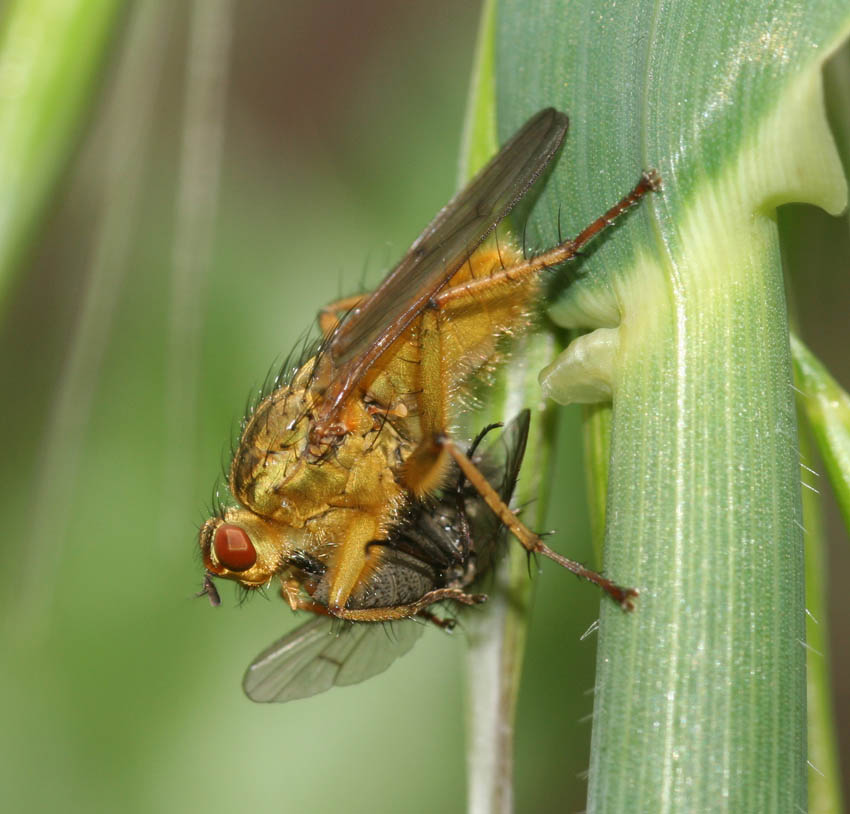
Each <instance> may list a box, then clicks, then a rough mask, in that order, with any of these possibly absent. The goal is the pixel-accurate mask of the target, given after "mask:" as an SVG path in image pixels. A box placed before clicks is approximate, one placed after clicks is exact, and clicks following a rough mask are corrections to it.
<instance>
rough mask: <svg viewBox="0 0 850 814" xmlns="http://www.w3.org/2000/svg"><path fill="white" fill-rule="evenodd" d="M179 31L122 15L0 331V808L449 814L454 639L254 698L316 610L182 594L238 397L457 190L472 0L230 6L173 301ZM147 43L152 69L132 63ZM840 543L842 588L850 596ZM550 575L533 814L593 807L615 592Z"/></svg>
mask: <svg viewBox="0 0 850 814" xmlns="http://www.w3.org/2000/svg"><path fill="white" fill-rule="evenodd" d="M157 6H159V8H158V9H157V10H156V11H155V12H151V11H150V8H155V7H157ZM189 9H190V5H189V4H188V3H187V4H173V6H172V5H171V4H161V5H160V4H156V3H154V4H148V14H149V15H151V14H152V15H153V16H152V17H149V19H148V26H149V28H148V31H147V34H145V32H144V31H142V27H141V26H140V24H139V23H138V20H137V19H136V17H135V15H134V14H133V13H131V12H129V11H128V12H127V13H126V14H124V15H123V17H122V19H121V20H120V22H119V26H118V31H117V32H116V39H115V43H114V47H113V48H112V50H111V53H110V56H109V59H108V61H107V63H106V66H105V69H104V76H103V82H102V88H101V91H100V93H99V94H98V96H97V99H96V104H95V107H94V109H93V110H92V113H91V117H90V118H89V120H88V121H87V122H86V124H85V129H84V131H83V132H82V133H81V139H80V149H79V150H78V152H77V154H76V156H75V157H74V159H73V161H72V164H71V166H70V168H69V170H68V172H67V173H66V175H65V177H64V179H63V182H62V184H61V185H60V187H59V189H58V190H57V194H56V198H55V201H54V203H53V205H52V206H51V209H50V212H49V217H48V220H47V222H46V223H44V224H43V227H42V228H40V229H39V232H38V234H37V237H36V241H35V244H34V246H33V248H32V251H31V252H30V254H29V256H28V258H27V260H26V263H25V268H24V269H23V272H22V274H21V276H20V277H19V279H18V281H17V283H16V285H15V288H14V290H13V293H12V296H11V300H10V302H9V303H8V304H7V309H6V313H5V314H4V317H3V321H2V324H0V349H2V350H1V351H0V376H2V379H0V380H2V381H3V382H4V383H5V393H6V395H5V398H4V399H3V400H2V408H0V410H2V413H0V416H2V427H3V428H4V430H5V432H4V441H5V454H4V455H3V456H2V460H0V478H2V487H3V488H2V500H3V517H4V524H3V534H2V538H0V539H2V551H3V554H4V559H5V565H6V567H5V568H4V569H3V571H2V577H0V580H2V602H3V617H4V622H5V625H4V627H3V632H2V635H3V642H2V644H3V669H2V671H0V690H2V692H3V695H4V697H5V698H6V699H7V700H6V703H5V705H4V706H5V714H4V716H3V718H4V720H3V724H2V727H0V732H2V734H0V788H2V789H3V791H2V792H0V794H2V798H0V799H3V801H4V808H5V809H6V810H10V811H23V810H34V811H42V810H51V809H61V810H63V811H69V812H71V811H92V810H98V811H99V810H116V811H140V812H149V811H167V812H171V811H188V810H204V811H206V812H210V813H212V812H216V811H233V810H247V809H248V808H253V807H255V806H256V807H263V808H271V809H272V810H286V811H290V810H291V811H297V810H312V811H319V812H323V811H332V810H337V809H338V810H345V811H347V812H361V811H362V812H367V811H368V812H382V811H386V812H398V811H405V812H407V811H410V812H419V811H421V812H432V811H434V810H440V811H448V812H454V811H462V810H463V809H464V806H465V781H464V761H465V758H464V735H463V721H464V708H463V700H462V688H463V682H462V675H461V670H462V651H463V636H462V634H461V635H455V636H453V637H448V636H446V635H442V634H440V633H439V632H438V631H436V630H428V631H426V633H425V635H424V637H423V639H422V641H421V642H420V643H419V644H418V645H417V647H416V648H414V650H413V651H412V652H411V654H410V655H408V656H406V657H405V658H404V659H403V660H401V661H399V662H398V663H397V664H395V665H394V666H393V667H392V668H391V669H390V670H389V671H388V672H386V673H385V674H383V675H381V676H379V677H377V678H375V679H373V680H371V681H369V682H367V683H365V684H363V685H359V686H356V687H352V688H346V689H338V690H335V691H332V692H330V693H328V694H325V695H321V696H318V697H315V698H312V699H308V700H305V701H302V702H297V703H293V704H290V705H283V706H259V705H254V704H251V703H250V702H249V701H248V700H247V699H246V698H244V696H243V695H242V693H241V689H240V686H239V682H240V679H241V675H242V672H243V671H244V669H245V667H246V666H247V664H248V662H249V661H250V660H251V658H252V657H253V656H254V655H256V654H257V653H258V652H259V651H260V650H261V649H263V648H264V647H265V646H266V645H267V644H269V643H270V642H271V641H272V640H273V639H275V638H276V637H278V636H279V635H281V634H282V633H283V632H284V631H286V630H288V629H290V628H291V627H293V626H294V625H295V624H296V623H297V622H298V621H299V620H298V619H297V618H296V617H294V616H293V614H292V613H291V612H290V611H289V610H288V609H287V608H286V607H284V605H283V603H282V602H281V601H280V600H279V598H278V597H277V596H275V595H273V594H269V601H264V600H263V598H262V597H260V596H255V597H253V598H252V599H251V601H249V602H246V603H245V604H244V605H239V604H238V595H237V593H236V591H235V590H233V589H231V587H230V586H228V585H223V586H221V588H222V598H223V606H222V607H221V608H218V609H212V608H211V607H210V606H209V604H208V603H207V602H206V601H205V600H199V599H195V598H194V597H193V594H194V592H196V591H197V590H198V589H199V588H200V584H201V576H202V568H201V564H200V560H199V557H198V555H197V553H196V548H197V544H196V532H197V527H198V526H199V524H200V523H201V522H202V521H203V519H204V518H205V516H206V507H207V506H208V504H209V501H210V495H211V492H212V485H213V483H214V481H215V478H216V476H217V475H219V473H220V472H221V469H222V463H223V461H225V460H226V455H227V450H228V445H229V438H230V433H231V431H232V430H233V428H234V427H235V426H236V425H237V422H238V420H239V418H240V417H241V410H242V408H243V405H244V403H245V400H246V396H247V395H248V394H249V393H250V392H251V391H252V390H253V389H254V388H256V387H257V386H258V385H259V384H260V383H261V382H262V379H263V378H264V376H265V374H266V371H267V370H268V368H269V366H270V365H271V364H273V363H274V362H275V361H278V362H279V361H280V360H281V359H282V358H283V357H284V356H285V355H286V353H287V352H288V351H289V349H290V348H291V347H292V346H293V345H294V344H295V343H296V342H298V341H299V339H300V337H301V336H302V334H303V332H304V330H305V329H306V328H307V327H308V326H309V325H310V324H311V322H312V320H313V317H314V315H315V313H316V312H317V310H318V309H319V307H321V306H322V305H323V304H325V303H326V302H328V301H330V300H332V299H334V298H336V297H338V296H341V295H344V294H347V293H351V292H352V291H354V290H358V289H360V288H361V286H362V285H366V286H371V285H374V284H375V283H376V282H377V281H378V280H379V279H380V278H381V276H382V273H383V271H384V270H385V269H386V267H387V266H388V265H389V264H391V263H392V261H393V260H394V259H395V258H397V257H398V256H399V255H400V254H401V253H402V251H403V250H404V249H405V248H406V246H407V245H408V243H409V242H410V241H411V240H412V239H413V238H414V237H415V236H416V235H417V234H418V232H419V230H420V229H421V228H422V226H423V225H424V224H425V223H426V222H427V221H428V220H429V218H430V217H431V216H432V215H433V214H434V212H436V210H437V209H438V208H439V207H440V206H441V205H442V204H444V203H445V202H446V200H447V199H448V198H449V196H450V194H451V193H452V191H453V190H454V187H455V182H456V175H457V167H456V164H457V153H458V146H459V142H460V132H461V126H462V121H463V114H464V106H465V100H466V94H467V81H468V75H469V71H470V67H471V64H472V57H473V45H474V40H475V33H476V27H477V15H478V4H477V3H455V2H451V0H431V2H427V3H426V2H422V0H412V2H408V3H403V4H400V3H395V2H391V0H363V2H360V3H359V4H357V6H356V13H355V12H354V11H353V7H352V6H350V4H346V3H342V2H334V1H333V0H321V1H320V2H314V3H310V4H305V3H296V2H279V3H257V2H238V3H235V4H234V6H233V9H232V14H233V16H232V21H231V22H232V27H231V26H228V30H229V33H228V37H229V56H228V59H227V70H228V71H229V76H228V78H227V84H226V95H225V97H224V101H225V105H226V107H225V111H224V117H225V118H224V131H223V136H224V137H223V142H222V145H221V149H222V152H221V164H220V173H221V175H220V190H219V200H218V206H217V210H216V214H215V220H214V225H213V230H212V238H211V244H210V245H209V246H208V251H209V263H206V262H203V263H202V267H201V270H202V276H201V277H200V278H199V279H198V280H197V281H196V285H195V286H194V287H190V288H188V289H180V288H176V287H175V285H177V284H175V282H174V280H173V275H174V268H175V240H177V241H178V245H179V240H180V234H179V228H178V227H177V224H178V221H179V218H178V216H177V212H178V210H179V204H178V195H179V189H178V186H179V185H178V178H179V174H180V150H181V139H182V138H183V137H184V132H183V131H184V126H183V115H184V102H185V99H184V96H185V73H186V65H187V60H188V59H189V54H190V43H191V42H192V40H191V35H192V33H193V32H192V26H193V23H192V19H191V15H190V13H189ZM151 20H153V23H151V22H150V21H151ZM151 25H152V26H153V27H152V28H151V27H150V26H151ZM195 25H197V21H196V23H195ZM151 31H153V35H151ZM195 33H196V34H197V32H196V31H195ZM145 37H147V39H144V38H145ZM140 41H141V43H142V45H141V46H140V45H139V42H140ZM134 42H135V47H136V48H137V49H139V48H141V53H142V54H143V56H145V57H146V58H144V59H140V60H137V63H136V66H137V67H136V68H135V69H134V70H129V71H128V70H122V67H121V66H122V65H126V54H127V52H128V49H130V48H132V47H133V45H134ZM122 60H123V61H122ZM219 69H221V67H220V66H219ZM135 94H138V99H137V98H136V95H135ZM146 94H148V95H150V98H151V99H152V100H153V101H152V107H151V108H150V110H148V109H147V108H145V107H144V106H143V101H140V100H143V98H145V95H146ZM134 116H137V117H138V121H136V120H135V119H134V118H133V117H134ZM128 122H131V125H129V126H128V124H127V123H128ZM122 125H123V126H122ZM140 126H141V127H142V128H143V131H140ZM121 139H124V142H125V143H129V144H130V147H129V148H128V149H127V152H128V155H127V156H126V158H125V159H124V160H122V161H119V162H118V166H117V170H116V169H115V168H114V167H112V168H111V165H110V163H109V162H110V158H109V156H110V155H111V153H110V151H111V150H115V149H120V144H121V141H120V140H121ZM134 139H135V141H133V140H134ZM116 140H118V147H116ZM119 155H120V153H119ZM214 169H215V168H211V167H201V168H200V170H199V175H200V176H201V177H202V179H203V174H204V173H210V172H213V171H214ZM134 176H137V177H138V179H139V183H138V188H137V189H136V187H135V186H134V182H133V178H134ZM201 188H202V189H203V188H204V187H203V183H202V184H201ZM212 188H213V189H214V185H213V187H212ZM565 205H568V202H565ZM125 210H126V212H125ZM116 213H117V214H116ZM799 216H800V217H804V218H806V219H810V220H811V226H810V229H809V234H810V235H811V238H812V239H811V244H810V246H808V247H802V248H800V247H789V251H797V252H801V253H802V254H801V256H802V258H803V259H805V258H806V257H809V258H811V260H812V267H813V269H814V268H817V275H818V276H817V279H818V281H819V285H818V286H817V287H813V286H810V287H808V288H805V287H804V289H803V291H802V292H801V296H800V300H799V305H800V308H801V310H802V313H803V323H804V325H805V326H806V328H807V330H805V331H804V337H805V338H806V339H807V341H808V342H809V343H810V344H811V346H812V347H813V349H814V350H815V351H816V352H817V353H818V354H819V355H820V356H821V358H822V359H824V361H825V362H826V363H827V364H828V365H829V366H830V368H831V370H832V371H833V373H834V374H835V375H836V376H837V377H838V379H839V380H840V381H842V382H843V383H844V384H845V385H847V384H848V383H850V360H848V358H847V353H846V348H847V324H846V306H847V303H848V302H850V285H848V277H847V269H846V268H843V267H839V268H838V269H837V270H836V273H834V274H830V273H828V272H827V271H826V270H825V269H826V267H827V266H828V263H829V258H830V256H832V254H833V253H832V252H831V251H830V250H829V247H831V246H833V245H835V244H836V243H838V244H841V246H842V250H843V253H844V254H843V256H844V257H846V256H847V255H848V250H847V249H848V247H847V221H846V218H845V219H842V220H837V221H830V220H829V219H827V218H825V217H823V216H821V215H820V213H815V212H814V211H813V210H811V211H810V210H804V209H803V208H800V213H799ZM110 218H111V220H110ZM104 224H107V226H106V230H107V232H108V237H107V238H104V237H103V234H104ZM122 230H126V236H127V239H126V251H124V250H122V245H123V244H122V241H121V240H120V234H122V233H123V232H122ZM116 232H117V233H118V234H119V237H118V238H116V237H114V235H115V233H116ZM109 236H112V237H111V239H112V240H113V241H115V243H114V244H110V243H109V239H110V238H109ZM104 240H106V241H107V242H106V243H105V244H104V243H103V241H104ZM842 241H843V244H842V243H841V242H842ZM103 245H106V246H107V247H110V246H111V247H112V248H111V249H110V248H107V249H105V250H104V249H103V248H102V247H103ZM116 245H117V247H118V248H115V246H116ZM824 247H826V251H825V250H824ZM99 252H100V253H101V254H100V255H99ZM98 256H101V257H106V260H105V261H103V260H101V267H102V268H103V269H104V271H103V273H102V274H101V276H100V277H94V278H93V277H92V275H93V274H94V272H93V269H96V268H97V262H98V260H97V258H98ZM837 256H841V254H840V252H839V253H837ZM178 264H179V256H178ZM93 279H94V282H93ZM185 304H188V305H189V307H188V308H186V307H185ZM80 337H84V340H85V341H83V340H81V339H80ZM69 370H71V371H73V372H74V376H71V377H69V374H68V371H69ZM562 419H563V420H562V425H563V426H562V432H561V443H562V450H561V454H560V456H559V457H560V461H561V462H560V464H559V471H558V473H557V477H559V478H560V479H561V482H560V485H559V487H558V491H557V494H559V496H563V497H559V500H558V501H556V502H557V506H556V507H555V510H554V511H553V512H552V514H551V517H550V521H549V523H548V525H549V526H551V527H552V528H556V529H558V531H559V533H558V535H557V536H556V537H555V538H554V541H555V546H556V547H557V548H559V549H560V550H563V551H565V552H569V553H570V555H571V556H574V557H576V558H578V559H584V560H588V561H589V560H590V558H591V554H590V548H589V529H588V524H587V519H586V515H585V510H584V508H583V500H584V497H583V481H582V475H581V469H580V461H579V460H578V452H575V451H574V450H576V449H578V448H579V447H578V446H577V445H576V441H575V438H576V435H575V428H576V427H577V425H578V420H579V411H578V410H577V409H569V410H565V411H563V416H562ZM830 522H831V524H832V531H833V534H832V536H833V537H834V538H835V539H836V540H838V541H839V542H838V544H836V545H834V546H833V554H834V557H835V559H834V562H833V568H832V573H833V574H841V573H843V574H845V575H846V574H847V573H848V572H850V556H848V549H847V546H846V537H843V532H842V531H841V529H840V528H839V525H838V520H837V519H836V518H835V517H833V518H831V519H830ZM842 537H843V539H842ZM13 555H14V556H13ZM541 570H542V577H541V578H540V579H539V580H537V582H538V585H537V597H536V607H535V611H534V615H533V619H532V624H531V629H530V638H529V648H528V654H527V659H526V664H525V672H524V680H523V687H522V694H521V698H520V704H519V710H518V730H517V765H516V774H517V781H516V795H517V810H518V811H579V810H581V809H582V808H583V807H584V796H585V784H584V779H583V777H582V776H581V774H582V772H583V770H584V769H585V768H586V766H587V749H588V745H589V739H590V722H589V719H588V717H587V716H589V715H590V713H591V710H592V696H591V695H590V693H589V689H590V688H591V687H592V681H593V679H592V673H593V667H594V659H595V652H594V648H595V646H594V640H593V637H592V636H591V637H589V638H587V639H585V640H584V641H580V636H581V634H582V633H583V632H584V631H585V630H586V629H587V628H588V627H589V626H590V625H591V623H592V622H593V621H594V620H595V618H596V614H597V608H598V602H599V597H598V596H597V594H596V593H595V592H594V591H593V590H591V589H590V588H589V587H586V586H584V585H579V584H578V583H576V582H575V580H573V579H572V578H571V577H567V576H565V575H564V574H562V573H559V572H558V570H557V568H556V567H555V566H554V565H551V564H549V563H545V564H543V565H542V567H541ZM838 584H839V583H838V582H837V580H836V585H838ZM845 594H846V591H842V590H834V591H833V597H834V598H833V619H834V622H833V640H834V649H833V653H834V674H835V688H836V695H837V703H838V711H839V719H840V721H844V722H845V724H844V725H841V723H839V727H838V729H839V734H840V737H841V738H842V746H843V747H844V753H845V754H847V750H848V748H850V741H849V740H848V736H847V734H846V733H847V732H848V731H850V719H848V712H850V679H848V673H850V656H848V653H850V646H848V627H847V621H846V620H847V619H848V615H850V607H849V606H848V599H847V597H846V595H845ZM564 733H569V737H566V738H565V736H564ZM845 765H846V764H845Z"/></svg>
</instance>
